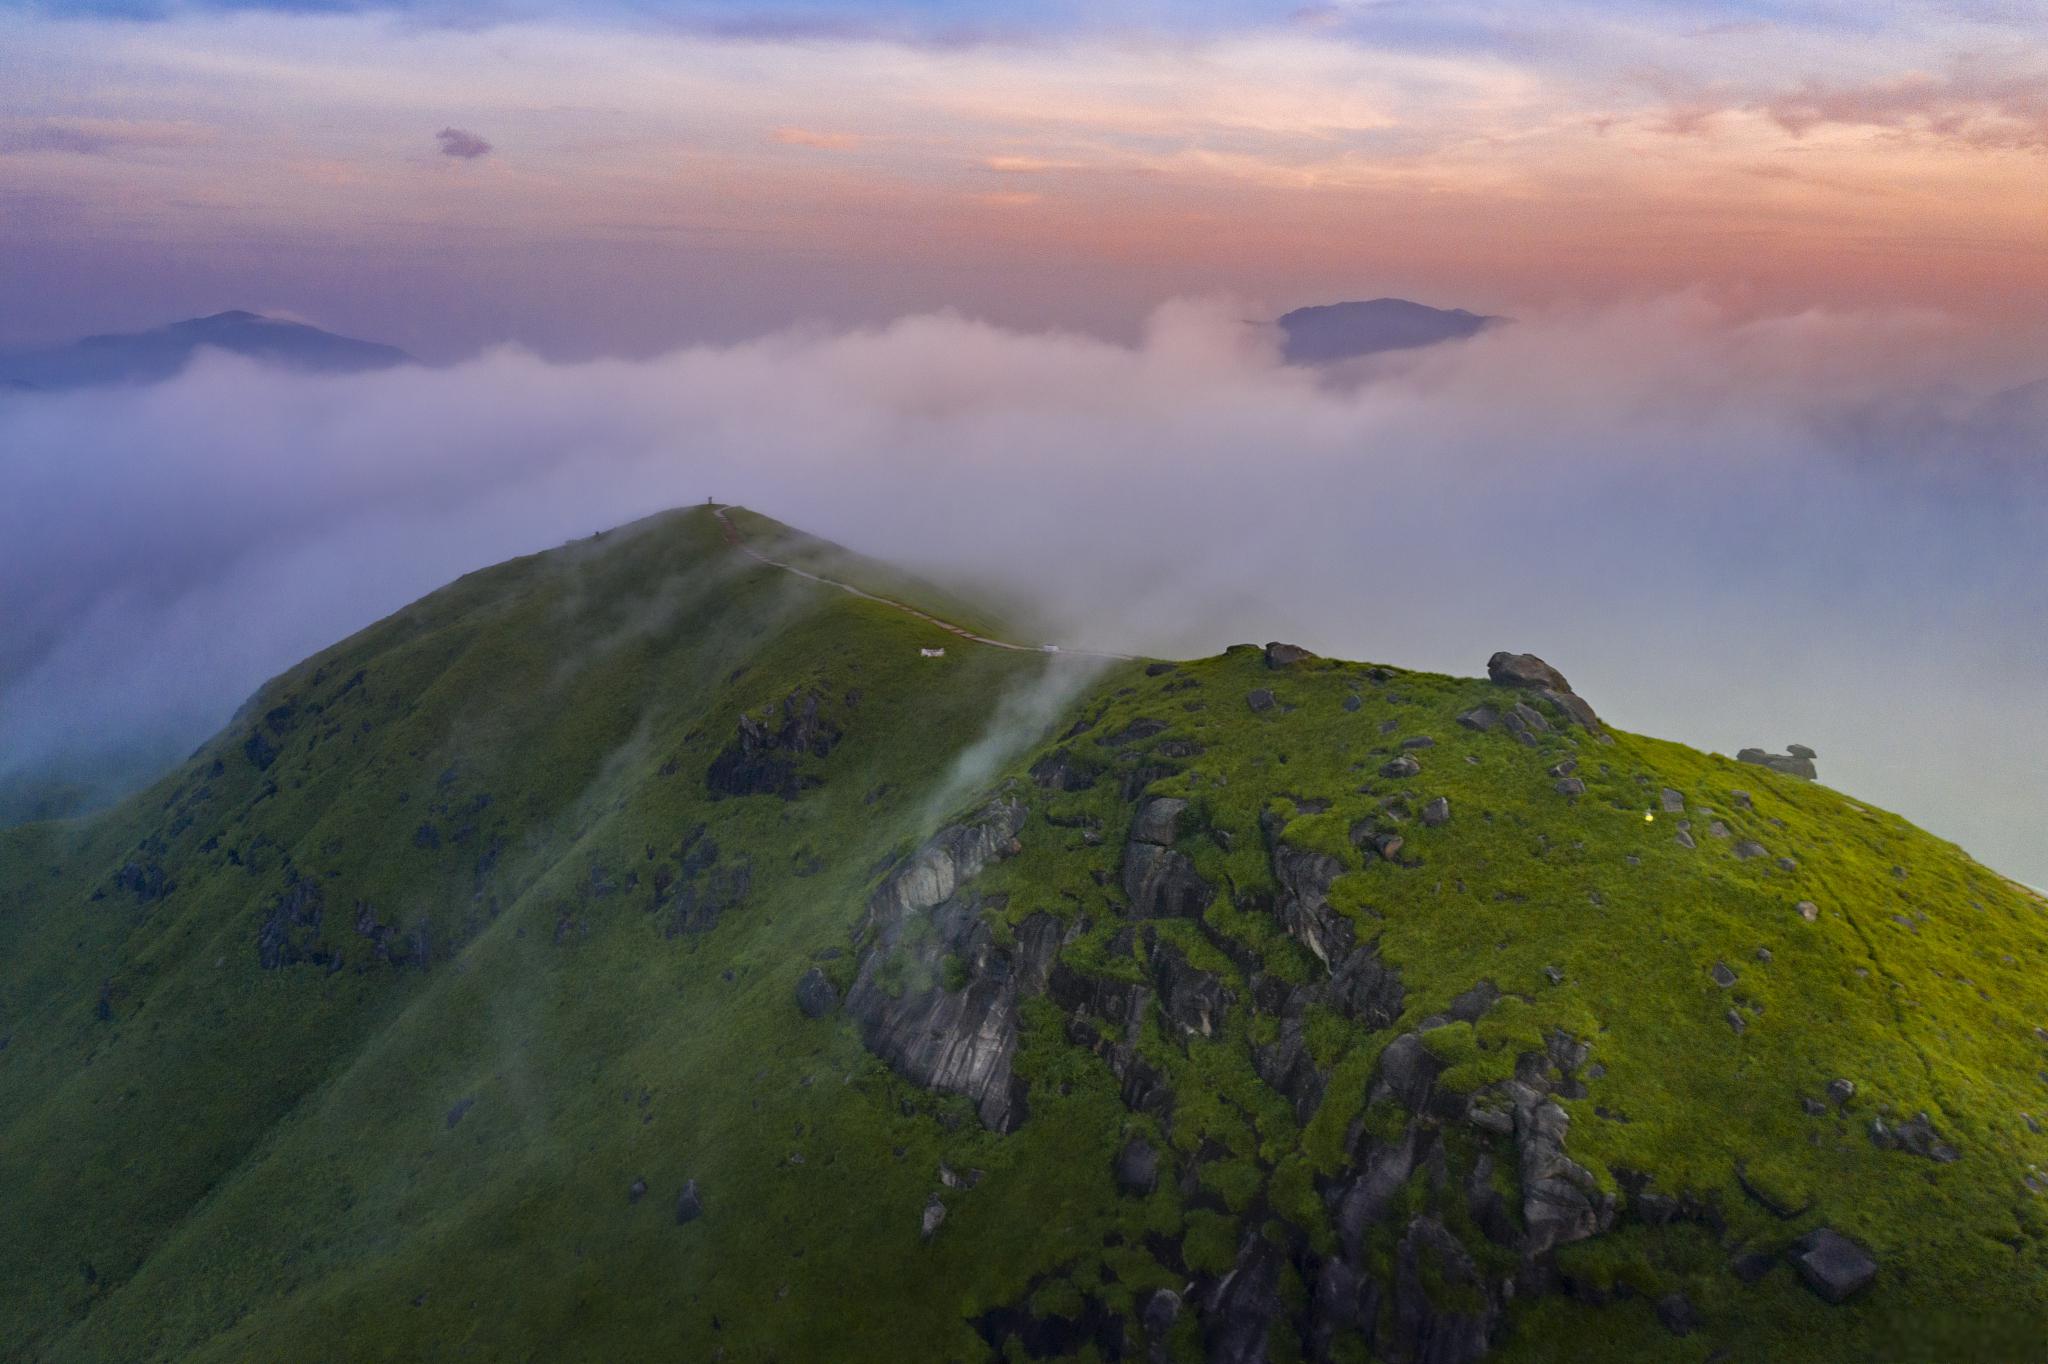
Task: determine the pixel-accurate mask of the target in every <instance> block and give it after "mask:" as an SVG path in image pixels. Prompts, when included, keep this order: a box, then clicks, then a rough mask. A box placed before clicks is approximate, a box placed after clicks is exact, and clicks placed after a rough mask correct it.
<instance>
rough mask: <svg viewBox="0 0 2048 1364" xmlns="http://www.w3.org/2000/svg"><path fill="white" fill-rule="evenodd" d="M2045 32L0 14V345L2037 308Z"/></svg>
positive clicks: (713, 11)
mask: <svg viewBox="0 0 2048 1364" xmlns="http://www.w3.org/2000/svg"><path fill="white" fill-rule="evenodd" d="M2044 29H2048V9H2044V6H2043V4H2042V3H2039V0H1943V2H1935V0H1890V2H1889V3H1860V4H1851V3H1846V2H1844V3H1835V2H1834V0H1805V2H1800V0H1790V2H1786V3H1771V2H1768V0H1751V2H1750V3H1724V4H1701V3H1682V2H1678V0H1671V2H1666V0H1561V2H1560V3H1556V4H1546V5H1543V6H1531V5H1527V4H1522V3H1500V2H1499V0H1432V2H1431V3H1420V2H1415V3H1411V2H1409V0H1360V2H1356V3H1339V4H1328V5H1313V4H1312V5H1307V6H1303V5H1299V4H1290V3H1267V2H1266V0H1258V2H1257V3H1245V4H1172V5H1168V4H1165V3H1135V2H1131V0H1101V2H1099V3H1090V4H1085V5H1083V4H1077V3H1054V4H1028V5H1027V4H1020V3H1015V2H1014V0H964V3H947V4H939V3H935V2H934V3H903V2H902V0H898V2H896V3H887V2H886V0H885V2H884V3H862V4H835V3H823V2H822V0H809V3H795V4H788V5H782V6H761V5H758V4H751V3H742V2H741V0H714V2H713V3H684V4H680V5H670V4H663V5H655V4H653V3H645V2H636V0H609V2H607V0H595V2H592V3H580V4H568V3H550V2H549V0H498V2H497V3H490V4H456V3H450V2H449V0H425V2H424V3H388V4H378V3H357V2H356V0H281V2H279V3H263V2H262V0H229V2H227V3H220V2H218V0H216V2H213V3H209V2H208V0H86V3H63V2H61V0H27V2H26V3H24V0H0V234H4V237H5V243H4V244H5V246H6V248H7V249H6V250H5V251H4V253H0V302H4V303H5V307H4V308H0V346H4V345H8V344H17V345H25V344H31V343H40V342H47V341H54V340H60V339H64V338H68V337H71V336H75V335H78V334H81V333H83V332H88V331H94V330H107V329H120V328H127V327H141V326H148V325H156V324H159V323H161V322H163V321H166V320H169V319H170V318H173V317H178V316H187V315H193V314H198V313H204V312H211V311H219V310H223V309H226V308H230V307H245V308H252V309H258V310H263V311H272V312H280V313H286V314H290V315H295V316H301V317H305V318H307V319H309V320H313V321H317V322H320V323H322V324H323V325H327V326H330V327H332V328H335V329H337V330H342V331H345V332H349V333H351V334H357V335H364V336H367V337H369V338H371V339H375V340H381V341H386V342H390V343H393V344H397V345H401V346H404V347H406V348H407V349H409V350H411V351H413V352H414V353H415V354H419V355H421V356H424V357H427V358H429V359H434V360H444V361H445V360H451V359H455V358H460V357H462V356H466V355H470V354H474V353H475V352H476V351H478V350H479V349H480V348H482V347H485V346H488V345H490V344H493V343H498V342H506V341H511V342H516V343H519V344H521V345H523V346H526V347H528V348H530V349H532V350H534V351H536V352H537V353H539V354H542V355H546V356H550V357H553V358H563V359H573V358H584V357H589V356H595V355H634V356H645V355H650V354H654V353H657V352H660V351H663V350H666V349H668V348H671V347H673V346H675V345H678V344H686V343H690V342H696V341H734V340H741V339H745V338H746V337H749V336H753V335H757V334H759V333H761V332H764V331H767V330H772V329H775V328H778V327H784V326H788V325H791V324H792V323H799V322H816V323H822V324H826V325H846V324H862V323H872V322H880V321H885V320H887V319H889V318H891V317H895V316H900V315H903V314H906V313H917V312H925V311H930V310H933V309H938V308H954V309H958V310H961V311H964V312H966V313H968V314H970V315H972V316H976V317H980V318H984V319H987V320H990V321H994V322H998V323H1002V324H1005V325H1013V326H1026V327H1047V326H1054V327H1069V328H1076V329H1080V330H1084V331H1088V332H1091V333H1094V334H1098V335H1107V336H1118V337H1121V338H1123V339H1126V340H1131V339H1135V337H1136V336H1137V334H1138V331H1139V328H1140V327H1141V325H1142V321H1143V319H1144V318H1145V317H1146V316H1147V315H1148V314H1149V312H1150V310H1151V309H1152V308H1153V307H1154V306H1156V305H1157V304H1158V303H1160V302H1161V301H1163V300H1165V299H1167V298H1172V297H1177V296H1188V295H1206V294H1211V293H1216V292H1219V291H1220V292H1228V293H1230V294H1232V295H1234V296H1237V297H1241V298H1244V299H1246V300H1247V302H1248V304H1249V305H1250V306H1254V307H1256V308H1258V309H1261V310H1264V314H1265V315H1270V312H1271V311H1273V310H1279V309H1284V308H1286V307H1288V306H1293V305H1296V304H1300V303H1306V302H1324V301H1331V300H1333V299H1339V298H1352V297H1372V296H1376V295H1381V294H1395V295H1400V296H1406V297H1413V298H1418V299H1420V300H1422V301H1425V302H1430V303H1435V304H1438V305H1440V306H1464V307H1470V308H1474V309H1475V310H1480V311H1489V312H1507V313H1512V312H1516V311H1527V310H1529V309H1531V308H1540V307H1548V306H1554V305H1560V304H1570V303H1588V302H1611V301H1627V300H1633V299H1641V298H1645V297H1654V296H1656V295H1659V294H1663V293H1668V292H1672V291H1678V290H1686V289H1695V288H1706V289H1709V290H1711V291H1713V293H1714V295H1715V297H1716V298H1717V300H1718V301H1720V302H1721V303H1723V304H1724V305H1725V306H1729V307H1732V308H1736V309H1739V310H1748V311H1751V312H1753V313H1757V314H1765V313H1771V312H1778V311H1785V310H1788V309H1797V308H1801V307H1809V306H1834V307H1859V308H1860V307H1870V306H1877V305H1885V306H1898V307H1920V308H1938V309H1943V310H1948V311H1954V312H1960V313H1964V314H1968V315H1971V316H1976V317H1980V318H1982V319H1985V321H1986V323H1987V325H1996V324H1998V323H2000V322H2002V321H2007V320H2012V319H2025V318H2029V317H2032V316H2037V315H2039V313H2040V312H2041V310H2042V308H2043V305H2044V304H2048V231H2044V228H2043V223H2044V222H2048V44H2044V43H2042V42H2041V41H2040V40H2041V37H2042V34H2043V31H2044Z"/></svg>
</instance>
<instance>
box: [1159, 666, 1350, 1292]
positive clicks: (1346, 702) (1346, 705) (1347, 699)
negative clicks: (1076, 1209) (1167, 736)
mask: <svg viewBox="0 0 2048 1364" xmlns="http://www.w3.org/2000/svg"><path fill="white" fill-rule="evenodd" d="M1364 704H1365V699H1364V698H1363V697H1361V696H1360V695H1359V694H1358V693H1357V692H1350V693H1348V694H1347V695H1346V696H1345V697H1344V709H1345V710H1347V711H1355V710H1357V709H1358V708H1359V707H1360V706H1362V705H1364ZM1159 1291H1160V1292H1162V1293H1164V1292H1165V1291H1166V1290H1165V1289H1163V1288H1162V1289H1160V1290H1159ZM1176 1301H1178V1300H1177V1299H1176Z"/></svg>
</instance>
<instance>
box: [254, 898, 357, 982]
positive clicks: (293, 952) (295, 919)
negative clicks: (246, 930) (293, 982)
mask: <svg viewBox="0 0 2048 1364" xmlns="http://www.w3.org/2000/svg"><path fill="white" fill-rule="evenodd" d="M324 900H325V897H324V896H323V895H322V894H321V891H320V883H319V882H318V881H309V880H305V879H303V878H301V877H299V876H296V875H295V876H293V877H292V879H291V882H290V884H288V885H287V886H286V887H285V888H284V891H283V893H281V894H280V895H279V896H278V897H277V898H276V899H275V900H273V901H272V902H271V905H270V912H269V913H268V914H267V915H266V916H265V917H264V920H263V927H262V928H261V929H259V930H258V931H257V934H256V962H257V965H259V966H261V967H262V968H263V969H264V970H266V971H276V970H279V969H281V968H283V967H286V966H296V965H298V964H299V963H300V962H311V963H313V964H314V965H316V966H328V967H339V966H340V964H341V960H340V958H338V957H336V956H335V955H334V954H332V953H330V952H326V951H323V950H322V949H321V947H320V918H321V913H322V910H323V908H324Z"/></svg>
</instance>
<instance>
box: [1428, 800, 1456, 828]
mask: <svg viewBox="0 0 2048 1364" xmlns="http://www.w3.org/2000/svg"><path fill="white" fill-rule="evenodd" d="M1422 822H1423V823H1424V824H1426V825H1428V826H1429V827H1430V828H1432V829H1435V828H1439V827H1441V826H1442V825H1445V824H1449V823H1450V822H1451V800H1450V797H1449V796H1438V797H1436V798H1435V799H1433V800H1431V801H1430V802H1429V803H1428V804H1427V805H1425V806H1423V807H1422Z"/></svg>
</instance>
